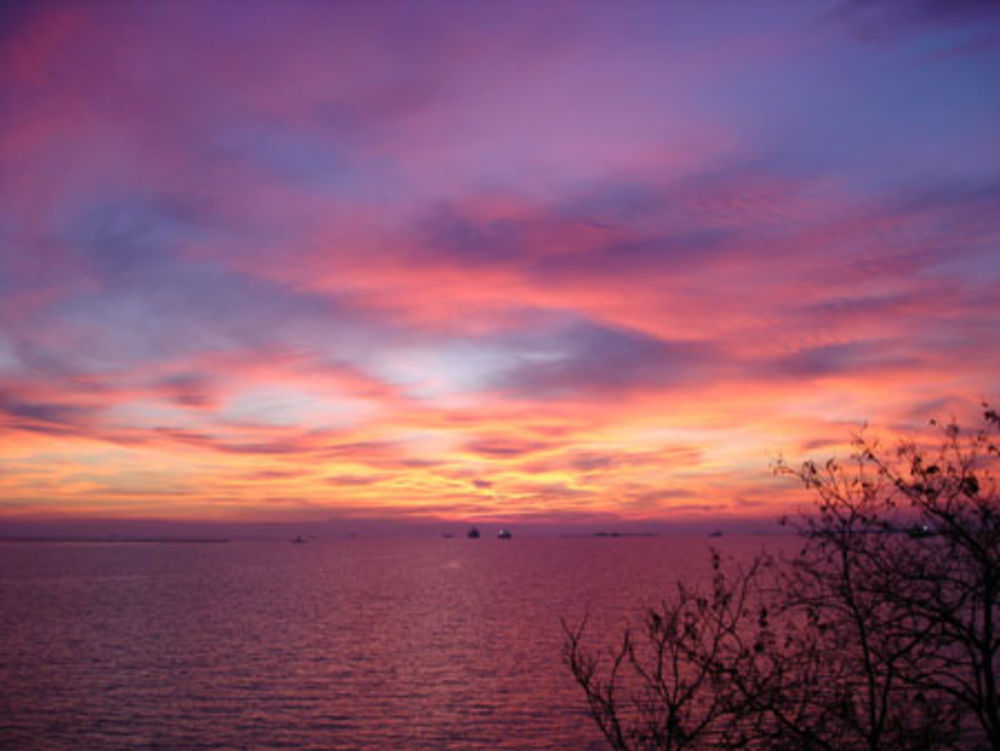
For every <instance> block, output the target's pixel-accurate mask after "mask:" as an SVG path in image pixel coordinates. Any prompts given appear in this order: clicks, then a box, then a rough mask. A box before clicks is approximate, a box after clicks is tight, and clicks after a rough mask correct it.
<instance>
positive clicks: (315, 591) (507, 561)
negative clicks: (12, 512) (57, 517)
mask: <svg viewBox="0 0 1000 751" xmlns="http://www.w3.org/2000/svg"><path fill="white" fill-rule="evenodd" d="M709 542H711V543H712V544H714V545H715V546H716V547H718V548H720V549H721V550H723V551H727V549H728V551H730V552H733V553H734V554H736V555H745V554H746V553H747V552H748V551H751V550H756V549H759V548H760V546H761V544H762V540H761V538H736V537H727V538H725V539H722V540H719V539H715V540H711V541H709V540H707V539H702V538H697V539H686V538H669V537H657V538H629V539H595V538H571V539H570V538H563V539H529V538H517V539H514V540H511V541H498V540H493V539H483V540H479V541H472V540H467V539H452V540H448V539H440V538H432V539H417V538H413V539H351V540H347V539H338V540H329V541H323V540H316V541H310V543H309V544H308V545H290V544H288V542H287V541H284V542H280V543H279V542H274V543H267V542H233V543H231V544H228V545H183V544H134V545H132V544H122V543H119V544H78V545H74V544H28V543H22V544H13V543H9V544H0V686H2V687H3V688H2V689H0V747H2V748H67V749H68V748H122V747H135V746H143V747H148V746H154V745H155V746H158V747H162V748H230V747H235V748H273V747H285V748H421V747H423V748H462V749H466V748H526V747H531V748H565V749H579V748H587V747H590V746H592V747H594V748H599V747H600V742H599V741H600V739H599V736H598V734H597V733H596V731H595V730H593V729H592V728H591V726H590V721H589V720H588V718H587V717H586V715H585V714H584V711H583V706H582V704H581V696H580V695H579V694H578V689H577V688H576V686H575V684H573V682H572V679H571V678H570V676H569V673H568V671H567V670H566V669H565V668H564V667H563V665H562V664H561V652H560V650H561V641H562V634H561V630H560V625H559V619H560V617H564V616H565V617H568V618H570V619H573V618H577V617H580V616H582V615H583V613H584V612H589V614H590V621H591V623H592V624H593V628H594V629H595V631H597V632H599V631H600V630H601V629H613V628H614V627H615V625H616V624H618V623H620V621H621V619H622V618H623V617H624V616H625V615H626V614H628V613H630V612H632V613H634V612H635V609H636V607H637V606H638V605H640V604H642V603H643V602H645V603H651V602H654V601H656V600H657V599H658V598H659V597H660V596H661V594H662V593H663V592H664V591H665V588H666V587H668V586H669V585H670V582H671V581H672V580H673V579H674V578H676V576H678V575H679V574H680V575H686V576H696V577H697V576H703V575H704V572H705V570H706V569H707V553H706V551H707V547H708V545H709Z"/></svg>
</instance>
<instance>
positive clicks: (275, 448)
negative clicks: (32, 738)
mask: <svg viewBox="0 0 1000 751" xmlns="http://www.w3.org/2000/svg"><path fill="white" fill-rule="evenodd" d="M911 5H912V4H910V3H904V2H892V1H887V2H884V3H856V2H853V0H843V2H832V1H831V2H812V3H802V2H787V3H770V2H768V3H760V4H746V3H732V4H729V3H713V4H682V3H678V4H670V3H634V4H621V3H594V4H586V3H585V4H570V5H564V4H559V3H539V4H523V5H511V4H509V3H489V2H483V3H471V4H458V3H455V4H447V3H426V4H424V3H421V4H411V3H389V2H386V3H358V4H321V3H294V2H293V3H281V4H275V3H246V2H238V3H229V2H221V1H219V2H208V3H162V4H157V3H143V4H121V3H112V2H107V3H105V2H93V3H87V4H85V5H73V4H64V3H56V2H54V3H45V2H41V3H33V4H30V6H29V5H25V6H23V7H19V8H16V9H4V10H3V11H0V19H2V20H3V21H4V23H3V24H0V29H2V31H0V40H2V41H0V102H2V103H3V104H2V105H0V292H2V295H0V462H2V464H0V519H2V518H8V519H10V518H20V517H33V516H45V515H48V516H65V517H99V516H116V517H139V518H143V517H149V518H154V517H155V518H174V519H195V520H215V519H286V520H296V519H319V518H326V517H337V516H340V517H351V516H358V517H376V518H379V517H381V518H391V519H425V518H443V519H453V520H465V519H487V518H488V519H494V518H495V519H501V518H502V519H527V520H560V519H562V520H577V521H579V520H590V519H599V518H620V519H631V520H669V519H678V518H703V519H713V518H722V517H759V516H775V515H778V514H780V513H782V512H783V511H784V510H786V509H787V508H788V507H789V504H793V503H795V502H796V499H797V498H799V497H800V494H799V493H798V491H797V489H796V488H795V487H794V486H793V485H791V484H790V483H789V482H788V481H787V480H784V479H780V478H774V477H772V475H771V473H770V462H771V461H772V460H773V459H774V458H775V457H776V456H778V455H779V454H781V455H784V456H785V457H787V458H789V459H791V460H796V459H798V458H804V457H805V456H807V455H816V454H817V452H819V455H823V456H825V455H832V454H844V453H845V452H846V450H847V449H846V445H847V442H848V441H849V439H850V431H851V429H853V428H857V427H858V426H860V425H861V424H862V423H864V422H868V423H870V424H872V425H873V426H875V427H877V428H879V429H883V430H886V431H889V432H899V431H907V430H918V429H919V428H920V426H922V425H924V424H925V423H926V420H927V418H929V417H932V416H935V415H936V416H939V417H945V418H947V417H949V416H951V415H957V416H960V417H962V416H966V415H968V414H969V412H970V409H971V407H970V405H972V406H973V407H974V406H975V405H976V404H977V403H978V401H979V400H981V399H991V398H992V399H996V398H998V396H1000V389H998V383H997V373H998V372H1000V370H998V365H1000V347H998V345H1000V302H998V300H1000V298H998V295H997V289H998V288H1000V286H998V284H1000V96H997V85H996V82H997V80H1000V13H998V12H997V10H996V6H995V5H994V4H989V3H982V4H979V3H962V4H949V3H944V2H928V3H925V4H923V5H920V6H919V9H916V8H912V7H911Z"/></svg>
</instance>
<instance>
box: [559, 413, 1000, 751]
mask: <svg viewBox="0 0 1000 751" xmlns="http://www.w3.org/2000/svg"><path fill="white" fill-rule="evenodd" d="M932 425H934V426H935V428H936V429H937V430H938V432H939V443H938V445H937V446H934V447H929V446H924V445H920V444H918V443H915V442H903V443H900V444H898V445H896V446H895V447H894V448H892V449H889V450H886V449H883V448H882V447H881V446H880V445H879V444H878V442H876V441H872V440H869V439H868V438H867V437H866V436H865V435H864V434H863V433H862V434H861V435H859V436H858V437H856V439H855V440H854V453H853V455H852V456H851V458H850V460H849V461H848V462H846V463H843V464H842V463H840V462H838V461H836V460H830V461H828V462H826V463H824V464H817V463H815V462H812V461H806V462H804V463H802V464H801V465H799V466H791V465H789V464H787V463H785V462H783V461H779V462H778V463H777V465H776V467H775V471H776V472H778V473H780V474H787V475H790V476H792V477H794V478H797V479H798V480H799V481H800V482H802V483H803V485H804V486H805V488H807V489H808V490H809V491H810V492H811V493H812V495H813V497H814V499H815V503H816V507H815V510H814V512H813V513H811V514H808V515H805V516H802V517H801V518H797V519H792V520H785V521H784V523H786V524H790V525H791V526H793V527H794V528H795V529H796V530H797V531H798V533H799V534H800V535H801V537H802V541H803V546H802V549H801V552H800V554H799V555H798V556H796V557H794V558H791V559H780V560H775V559H773V558H771V557H769V556H766V555H764V554H761V555H760V556H758V557H757V558H755V559H754V560H753V561H751V562H750V563H749V564H745V565H743V566H733V567H732V570H731V571H728V572H727V571H726V566H724V565H723V562H722V561H721V559H720V557H719V555H718V553H716V552H714V551H713V553H712V569H713V578H712V584H711V587H710V588H709V589H708V591H702V590H700V589H699V588H697V587H693V586H691V585H688V584H685V583H679V584H678V585H677V587H676V590H675V591H674V592H673V593H672V595H671V596H670V597H668V598H667V599H666V600H665V601H664V602H663V603H662V604H661V605H660V606H659V607H656V608H650V609H648V610H647V612H646V613H645V616H644V618H643V620H642V623H641V625H640V626H639V627H634V628H627V629H626V630H625V631H624V633H623V634H622V635H621V639H620V641H619V642H618V643H617V645H616V646H615V647H614V648H612V649H609V650H605V651H600V650H597V651H594V650H591V649H587V648H586V647H585V645H584V643H583V639H584V633H585V626H586V622H585V621H584V623H581V624H580V625H579V626H576V627H570V626H569V625H567V624H565V623H564V629H565V632H566V639H565V643H564V646H565V655H564V656H565V660H566V663H567V665H568V667H569V668H570V670H571V672H572V674H573V677H574V678H575V680H576V682H577V683H578V684H579V685H580V687H581V688H582V689H583V691H584V693H585V695H586V698H587V702H588V707H589V713H590V716H591V717H592V718H593V719H594V720H595V722H596V723H597V725H598V727H599V728H600V730H601V732H602V733H603V735H604V737H605V738H606V739H607V741H608V743H609V744H610V745H611V747H613V748H616V749H640V748H643V749H645V748H648V749H685V748H719V749H735V748H753V749H831V750H833V749H869V750H874V749H900V750H902V749H914V750H915V749H941V748H955V749H969V748H974V749H975V748H989V749H994V751H1000V714H998V713H1000V706H998V699H997V673H998V669H1000V497H998V494H997V488H996V483H995V479H994V477H993V474H992V473H991V471H990V469H991V465H993V464H995V463H996V462H997V460H998V458H1000V454H998V449H997V445H996V443H995V442H994V441H993V440H992V436H993V435H995V434H996V432H997V429H998V428H1000V416H998V414H997V413H996V411H994V410H992V409H989V408H988V407H987V406H986V405H984V413H983V425H982V427H981V428H980V429H979V430H978V431H975V432H972V433H965V432H963V431H962V430H961V428H960V427H959V426H958V425H957V424H955V423H948V424H945V425H938V424H937V423H934V422H933V421H932Z"/></svg>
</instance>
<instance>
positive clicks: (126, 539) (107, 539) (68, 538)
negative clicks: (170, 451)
mask: <svg viewBox="0 0 1000 751" xmlns="http://www.w3.org/2000/svg"><path fill="white" fill-rule="evenodd" d="M0 542H101V543H103V542H158V543H165V542H184V543H223V542H229V539H228V538H226V537H120V536H114V537H72V536H60V537H46V536H37V535H34V536H23V535H21V536H11V537H0Z"/></svg>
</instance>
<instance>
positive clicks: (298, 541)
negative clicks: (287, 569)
mask: <svg viewBox="0 0 1000 751" xmlns="http://www.w3.org/2000/svg"><path fill="white" fill-rule="evenodd" d="M292 542H293V543H295V544H296V545H301V544H302V543H304V542H305V540H304V539H302V535H295V539H294V540H292Z"/></svg>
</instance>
